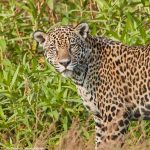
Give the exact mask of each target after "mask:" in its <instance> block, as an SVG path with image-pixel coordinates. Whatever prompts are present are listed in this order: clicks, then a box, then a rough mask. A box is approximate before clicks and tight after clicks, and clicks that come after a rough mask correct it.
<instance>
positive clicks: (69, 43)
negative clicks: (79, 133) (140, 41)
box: [34, 23, 150, 150]
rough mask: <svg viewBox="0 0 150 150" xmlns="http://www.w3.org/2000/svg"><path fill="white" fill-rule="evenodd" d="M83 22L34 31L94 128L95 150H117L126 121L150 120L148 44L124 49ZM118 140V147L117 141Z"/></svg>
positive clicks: (126, 126)
mask: <svg viewBox="0 0 150 150" xmlns="http://www.w3.org/2000/svg"><path fill="white" fill-rule="evenodd" d="M88 31H89V28H88V25H87V24H86V23H82V24H80V25H78V26H77V27H75V28H73V27H70V26H66V27H58V28H55V29H53V30H52V31H50V32H49V33H47V34H46V33H43V32H39V31H37V32H35V34H34V38H35V39H36V40H37V41H38V42H39V43H40V44H42V46H43V48H44V50H45V57H46V58H47V60H48V61H49V62H50V63H51V64H52V65H53V66H54V67H55V68H56V70H57V71H58V72H61V73H62V75H64V76H68V77H70V78H72V80H73V81H74V82H75V84H76V86H77V89H78V91H79V94H80V95H81V97H82V99H83V103H84V105H85V107H86V108H87V109H88V110H89V111H90V112H92V113H93V116H94V120H95V124H96V149H97V148H98V147H100V148H101V149H105V150H107V149H109V148H111V146H110V145H111V144H112V145H116V143H117V145H118V146H121V145H122V143H123V135H124V134H125V133H126V131H127V128H128V125H129V121H130V120H138V119H150V45H147V46H139V47H134V46H131V47H129V46H125V45H123V44H122V43H120V42H115V41H113V40H109V39H107V38H104V37H93V36H91V35H90V34H88ZM116 141H120V144H118V142H116Z"/></svg>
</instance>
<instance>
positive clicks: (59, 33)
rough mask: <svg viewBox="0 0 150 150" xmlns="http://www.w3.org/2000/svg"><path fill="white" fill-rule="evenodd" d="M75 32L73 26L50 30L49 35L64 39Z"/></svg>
mask: <svg viewBox="0 0 150 150" xmlns="http://www.w3.org/2000/svg"><path fill="white" fill-rule="evenodd" d="M73 32H74V29H73V27H71V26H60V27H56V28H54V29H52V30H50V31H49V32H48V35H49V36H52V37H54V38H57V37H58V38H63V37H64V36H66V37H68V36H69V35H72V33H73Z"/></svg>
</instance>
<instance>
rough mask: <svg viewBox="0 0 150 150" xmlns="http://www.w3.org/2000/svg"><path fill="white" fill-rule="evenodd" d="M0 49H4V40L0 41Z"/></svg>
mask: <svg viewBox="0 0 150 150" xmlns="http://www.w3.org/2000/svg"><path fill="white" fill-rule="evenodd" d="M0 49H2V50H5V49H6V41H5V40H4V39H0Z"/></svg>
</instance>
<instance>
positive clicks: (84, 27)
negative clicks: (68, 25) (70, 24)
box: [75, 23, 89, 39]
mask: <svg viewBox="0 0 150 150" xmlns="http://www.w3.org/2000/svg"><path fill="white" fill-rule="evenodd" d="M75 31H76V32H77V33H78V34H80V35H81V36H82V37H83V38H84V39H85V38H86V37H87V34H88V31H89V26H88V24H87V23H81V24H79V25H77V26H76V27H75Z"/></svg>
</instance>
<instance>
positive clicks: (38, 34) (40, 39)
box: [33, 31, 46, 44]
mask: <svg viewBox="0 0 150 150" xmlns="http://www.w3.org/2000/svg"><path fill="white" fill-rule="evenodd" d="M33 38H34V39H35V40H36V41H37V42H38V43H39V44H43V43H44V42H45V39H46V33H44V32H42V31H35V32H34V34H33Z"/></svg>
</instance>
